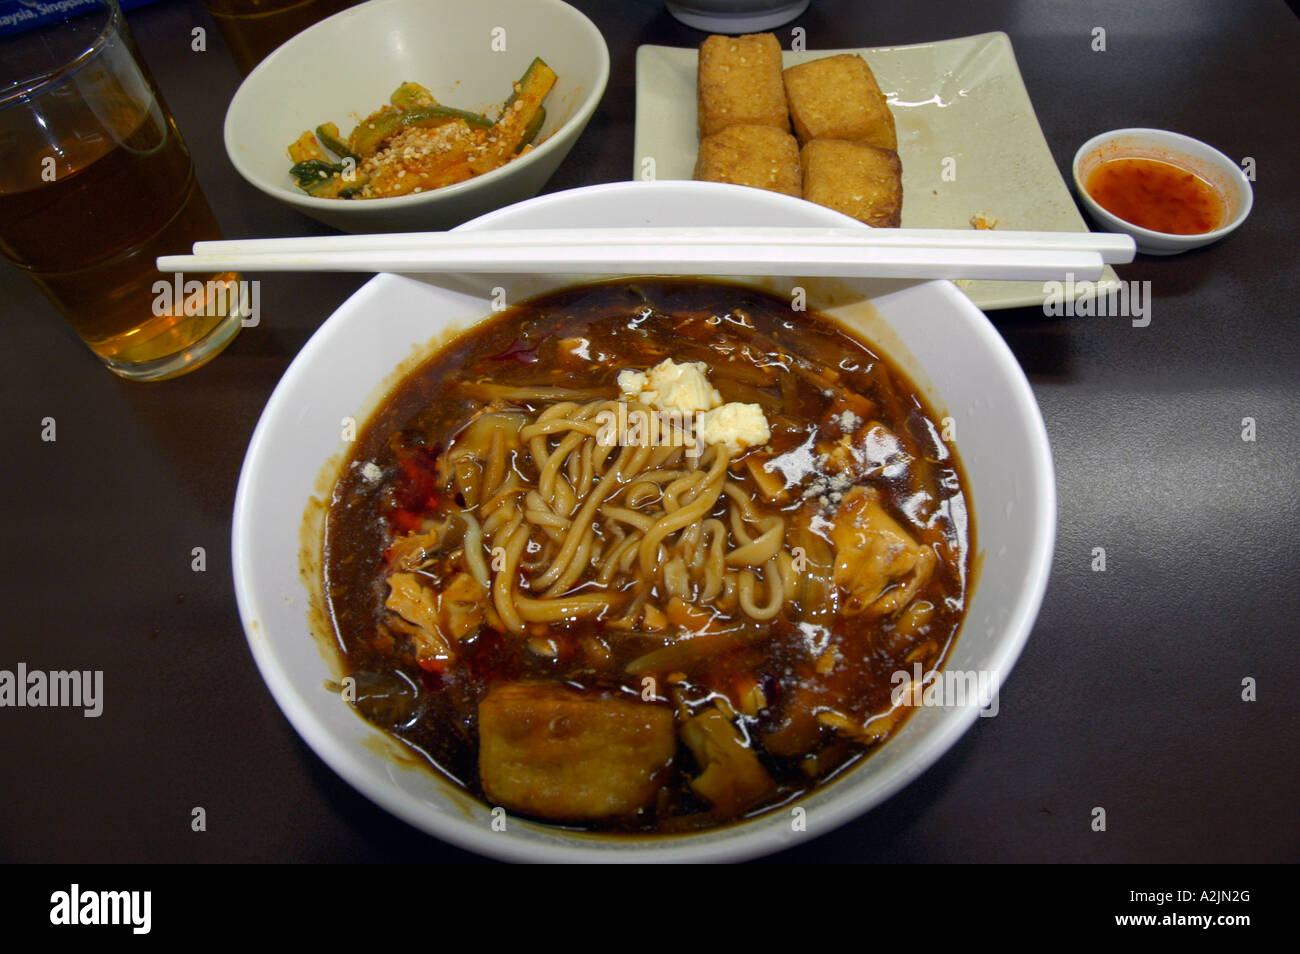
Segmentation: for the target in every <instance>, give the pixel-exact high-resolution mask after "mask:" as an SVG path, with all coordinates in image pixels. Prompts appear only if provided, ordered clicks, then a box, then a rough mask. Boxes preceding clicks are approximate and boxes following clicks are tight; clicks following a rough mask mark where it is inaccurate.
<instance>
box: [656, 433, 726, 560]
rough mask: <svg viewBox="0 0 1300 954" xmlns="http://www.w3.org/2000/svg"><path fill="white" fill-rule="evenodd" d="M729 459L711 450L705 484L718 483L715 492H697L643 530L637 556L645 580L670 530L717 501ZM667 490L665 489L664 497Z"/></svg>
mask: <svg viewBox="0 0 1300 954" xmlns="http://www.w3.org/2000/svg"><path fill="white" fill-rule="evenodd" d="M729 460H730V457H729V455H728V454H727V452H726V451H725V450H723V449H722V448H721V447H715V448H714V449H713V466H712V467H710V468H709V471H708V475H707V477H706V479H705V487H709V486H712V485H714V484H716V485H717V489H716V491H715V492H712V493H710V492H708V491H707V490H706V491H704V492H702V493H700V494H699V495H698V496H697V497H696V498H695V499H694V500H692V501H691V502H690V503H689V504H687V505H686V506H684V507H682V508H681V509H680V510H677V511H675V512H674V513H672V514H669V515H667V516H665V517H664V519H662V520H660V521H659V522H658V523H657V524H655V525H654V527H652V528H651V529H650V530H649V531H647V532H646V535H645V537H644V538H643V539H642V540H641V546H640V548H639V549H638V557H639V559H640V564H641V574H642V575H643V576H644V577H645V578H646V579H653V578H654V575H655V569H656V567H655V564H656V563H657V562H658V559H659V544H660V542H661V541H662V540H663V539H664V538H665V537H667V536H668V535H669V534H670V533H674V532H676V531H677V530H680V529H682V527H685V526H688V525H689V524H692V523H694V522H695V521H697V520H701V519H703V518H704V517H705V516H706V515H707V514H708V512H709V511H710V510H712V509H713V505H714V504H715V503H717V500H718V497H719V496H720V495H721V493H722V485H723V484H724V483H725V482H726V475H727V463H728V461H729ZM667 497H668V492H667V491H666V490H665V491H664V498H665V500H666V499H667Z"/></svg>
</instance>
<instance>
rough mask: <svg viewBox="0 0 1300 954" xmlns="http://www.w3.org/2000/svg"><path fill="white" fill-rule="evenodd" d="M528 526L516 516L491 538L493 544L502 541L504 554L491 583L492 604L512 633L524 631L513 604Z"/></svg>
mask: <svg viewBox="0 0 1300 954" xmlns="http://www.w3.org/2000/svg"><path fill="white" fill-rule="evenodd" d="M528 533H529V531H528V526H527V524H525V523H524V520H523V518H522V517H520V516H517V515H516V517H515V518H514V520H512V521H511V522H510V523H509V524H507V525H506V528H505V530H503V531H502V532H501V533H500V534H499V535H498V536H497V537H494V538H493V541H492V542H493V543H496V542H497V540H498V539H500V540H502V541H504V542H503V544H502V545H501V546H502V549H503V550H504V553H503V555H502V560H501V569H500V570H499V571H498V572H497V575H496V579H494V580H493V581H492V604H493V605H494V606H495V607H496V611H497V615H498V616H500V617H501V622H503V623H505V625H506V628H507V629H509V630H510V631H511V632H513V633H522V632H523V631H524V620H523V617H522V616H520V615H519V611H518V609H516V608H515V602H514V593H513V590H514V586H513V583H514V579H515V570H516V568H517V567H518V565H519V557H520V555H521V554H522V553H523V552H524V546H525V545H526V544H527V543H528Z"/></svg>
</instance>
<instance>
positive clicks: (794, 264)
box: [158, 227, 1136, 281]
mask: <svg viewBox="0 0 1300 954" xmlns="http://www.w3.org/2000/svg"><path fill="white" fill-rule="evenodd" d="M1135 252H1136V247H1135V245H1134V242H1133V239H1132V237H1131V236H1128V235H1117V234H1111V233H1104V232H1015V231H1002V232H998V231H993V230H987V231H974V230H972V231H966V230H964V229H869V228H732V227H707V228H583V229H531V230H505V229H500V230H488V229H483V230H479V231H465V232H456V231H453V232H399V233H392V234H383V235H333V236H317V237H307V238H280V239H234V240H227V241H216V242H195V243H194V254H193V255H164V256H161V257H160V258H159V259H158V268H159V270H160V271H164V272H178V271H193V272H204V271H206V272H215V271H246V272H259V271H261V272H299V271H302V272H407V273H417V272H497V273H545V274H554V273H569V274H592V275H627V274H642V273H649V274H690V275H807V276H810V277H822V276H827V277H841V278H868V277H869V278H968V279H999V280H1024V281H1038V280H1048V279H1059V278H1063V277H1064V276H1066V275H1067V274H1069V275H1072V276H1073V277H1074V278H1075V280H1076V281H1096V280H1097V279H1099V278H1100V277H1101V272H1102V269H1103V267H1104V266H1105V265H1108V264H1123V263H1125V262H1131V261H1132V260H1133V256H1134V254H1135Z"/></svg>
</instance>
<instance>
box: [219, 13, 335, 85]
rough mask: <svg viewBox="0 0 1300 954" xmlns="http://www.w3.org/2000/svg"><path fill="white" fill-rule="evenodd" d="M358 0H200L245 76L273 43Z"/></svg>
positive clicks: (277, 44) (274, 44) (281, 40)
mask: <svg viewBox="0 0 1300 954" xmlns="http://www.w3.org/2000/svg"><path fill="white" fill-rule="evenodd" d="M360 2H361V0H203V6H204V7H206V8H207V11H208V13H210V14H212V19H213V20H215V21H216V24H217V29H219V30H220V31H221V35H222V37H224V38H225V41H226V46H228V47H230V53H231V55H232V56H233V57H234V58H235V64H236V65H237V66H238V67H239V71H240V72H241V73H243V74H244V75H245V76H247V75H248V74H249V73H250V72H252V70H253V67H254V66H256V65H257V64H258V63H260V62H262V60H263V59H264V58H265V57H266V54H268V53H270V52H271V51H272V50H274V49H275V48H276V47H277V46H279V45H280V44H281V43H283V42H284V41H285V40H287V39H289V38H290V37H291V36H294V35H295V34H297V33H300V32H302V31H303V30H305V29H307V27H309V26H311V25H312V24H313V23H315V22H316V21H317V20H323V19H325V18H326V17H328V16H332V15H333V14H335V13H338V12H339V11H340V10H343V9H346V8H347V7H350V6H353V5H355V4H357V3H360Z"/></svg>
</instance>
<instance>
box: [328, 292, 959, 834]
mask: <svg viewBox="0 0 1300 954" xmlns="http://www.w3.org/2000/svg"><path fill="white" fill-rule="evenodd" d="M973 535H974V530H973V523H972V518H971V514H970V512H969V507H968V502H967V498H966V492H965V489H964V479H963V477H962V473H961V468H960V465H959V463H958V461H957V459H956V458H955V456H954V453H953V451H952V449H951V448H950V447H948V446H947V445H946V443H945V442H944V440H943V439H942V436H941V428H940V427H939V425H938V424H937V422H936V421H935V420H934V417H933V415H932V414H931V412H930V411H929V410H928V408H927V407H926V406H925V403H924V402H923V400H922V399H921V398H920V396H919V395H918V394H917V391H916V389H915V388H914V387H913V385H912V384H911V382H909V381H908V380H907V378H906V377H905V376H904V375H903V374H901V373H900V372H899V371H898V369H897V368H896V367H895V366H893V365H892V364H891V363H890V362H889V361H888V360H887V359H885V358H884V357H883V356H881V355H879V354H877V353H875V352H874V351H872V350H871V349H870V348H869V347H867V346H866V345H865V344H864V343H863V342H861V341H859V340H857V339H856V338H854V337H853V336H851V335H850V334H848V333H847V332H846V331H845V330H844V329H843V328H841V327H840V326H839V325H838V324H836V323H834V322H832V321H831V320H830V319H827V318H825V317H823V316H819V315H817V314H815V313H809V312H803V311H799V312H796V311H792V310H791V309H790V308H789V307H788V305H787V304H786V303H785V302H783V301H781V300H779V299H775V298H771V297H769V296H766V295H764V294H762V293H760V292H757V291H754V290H752V289H748V288H741V287H738V286H730V285H724V284H718V283H706V282H700V281H695V280H651V279H646V280H638V281H636V282H628V281H626V280H624V281H618V282H607V283H600V284H593V285H586V286H581V287H578V288H572V289H567V290H564V291H559V292H554V293H551V294H548V295H545V296H542V297H539V298H536V299H533V300H531V301H529V302H526V303H524V304H523V305H520V306H518V307H516V308H514V309H511V310H509V311H507V312H504V313H502V314H501V315H499V316H497V317H495V318H493V319H491V320H489V321H486V322H484V323H482V324H480V325H478V326H476V327H475V328H474V329H472V330H471V331H469V332H467V333H466V334H464V335H462V336H461V337H459V338H458V339H456V340H455V341H454V342H453V343H452V344H451V345H450V346H448V347H447V348H444V349H443V350H442V351H440V352H438V353H437V354H435V355H434V356H432V357H431V358H429V359H428V360H427V361H426V362H425V363H424V364H422V365H421V366H420V367H418V368H417V369H416V370H415V371H413V372H412V373H411V374H410V375H408V376H407V377H406V378H405V379H404V380H403V381H402V382H401V383H400V384H399V386H398V387H397V388H396V389H395V390H394V391H393V393H392V394H391V395H389V397H388V398H387V399H386V401H385V402H384V403H383V405H382V406H381V407H380V408H379V410H378V411H377V412H376V413H375V414H374V415H373V417H372V419H371V420H370V421H369V422H368V424H367V425H366V427H365V428H364V430H363V432H362V433H361V434H360V436H359V438H358V440H357V443H356V446H355V449H354V451H353V454H352V457H351V459H350V460H349V462H348V464H347V466H346V467H345V468H344V470H343V473H342V476H341V477H340V479H339V481H338V483H337V484H336V486H335V488H334V493H333V498H332V501H331V504H330V509H329V514H328V517H327V521H326V532H325V541H324V567H325V570H324V575H325V579H324V588H325V597H326V600H327V603H328V607H329V610H330V615H331V617H332V619H333V621H334V624H335V627H336V630H337V636H338V642H339V645H340V647H342V649H343V662H344V665H345V668H346V669H347V671H348V673H349V674H350V675H351V676H352V677H353V678H354V679H355V686H356V698H355V702H354V705H355V707H356V708H357V710H358V711H359V712H360V714H361V715H362V716H363V717H365V718H366V719H367V720H369V721H370V722H372V723H373V724H375V725H377V726H379V727H381V728H383V729H385V730H387V731H388V732H390V733H392V734H393V735H395V736H396V737H397V738H399V739H401V740H402V741H403V742H405V743H406V744H407V745H409V746H410V747H411V748H412V749H414V750H416V751H417V752H419V753H421V754H422V755H423V756H424V757H425V758H426V759H427V760H428V761H429V763H430V764H431V765H432V766H433V767H435V768H436V769H438V770H439V771H441V772H442V773H444V774H445V775H447V776H448V777H450V778H451V779H453V780H454V781H456V782H457V783H458V784H460V785H461V786H463V787H464V788H466V789H467V790H469V791H471V792H473V793H475V794H476V795H478V796H479V797H481V798H483V799H484V800H485V801H486V802H487V803H489V804H491V805H493V806H502V807H504V808H505V809H506V810H507V811H509V812H512V813H518V814H520V815H525V816H529V817H532V818H537V819H541V820H544V821H549V822H553V823H557V824H562V825H566V826H575V827H584V828H591V829H597V830H602V831H613V832H619V831H623V832H675V831H692V830H698V829H702V828H708V827H712V826H716V825H719V824H723V823H726V822H728V821H731V820H734V819H737V818H741V817H746V816H749V815H753V814H755V813H759V812H762V811H763V810H765V809H769V808H771V807H773V806H776V805H779V804H785V803H787V802H789V801H790V800H791V799H793V798H796V797H798V796H799V795H800V794H802V793H804V792H806V791H808V790H809V789H812V788H814V787H816V786H817V785H819V784H821V783H822V782H824V781H826V780H828V779H830V778H832V777H833V776H835V775H836V774H838V773H839V772H841V771H842V770H843V769H844V768H845V767H847V766H849V765H851V764H853V763H854V762H856V761H857V760H859V759H860V758H862V757H863V756H864V755H866V754H868V753H870V752H871V751H872V750H873V748H875V747H877V746H879V745H880V744H881V743H883V742H884V741H885V740H887V739H888V738H889V736H890V735H891V734H893V732H895V731H896V730H897V728H898V727H899V725H900V724H901V723H902V721H903V720H904V719H905V718H906V717H907V715H908V714H909V713H910V712H911V708H910V707H909V706H910V704H913V703H914V702H915V701H916V698H917V695H918V694H917V693H916V692H915V691H912V690H913V685H912V683H913V680H915V679H916V678H917V676H921V678H924V676H923V674H925V673H929V672H931V671H933V670H935V669H937V668H938V667H939V666H940V665H941V664H942V662H943V660H944V658H945V656H946V654H947V652H948V650H949V648H950V646H951V644H952V641H953V639H954V637H955V635H956V633H957V630H958V628H959V627H960V625H961V621H962V617H963V614H964V612H965V608H966V603H967V598H968V589H969V575H970V563H971V553H972V545H973Z"/></svg>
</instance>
